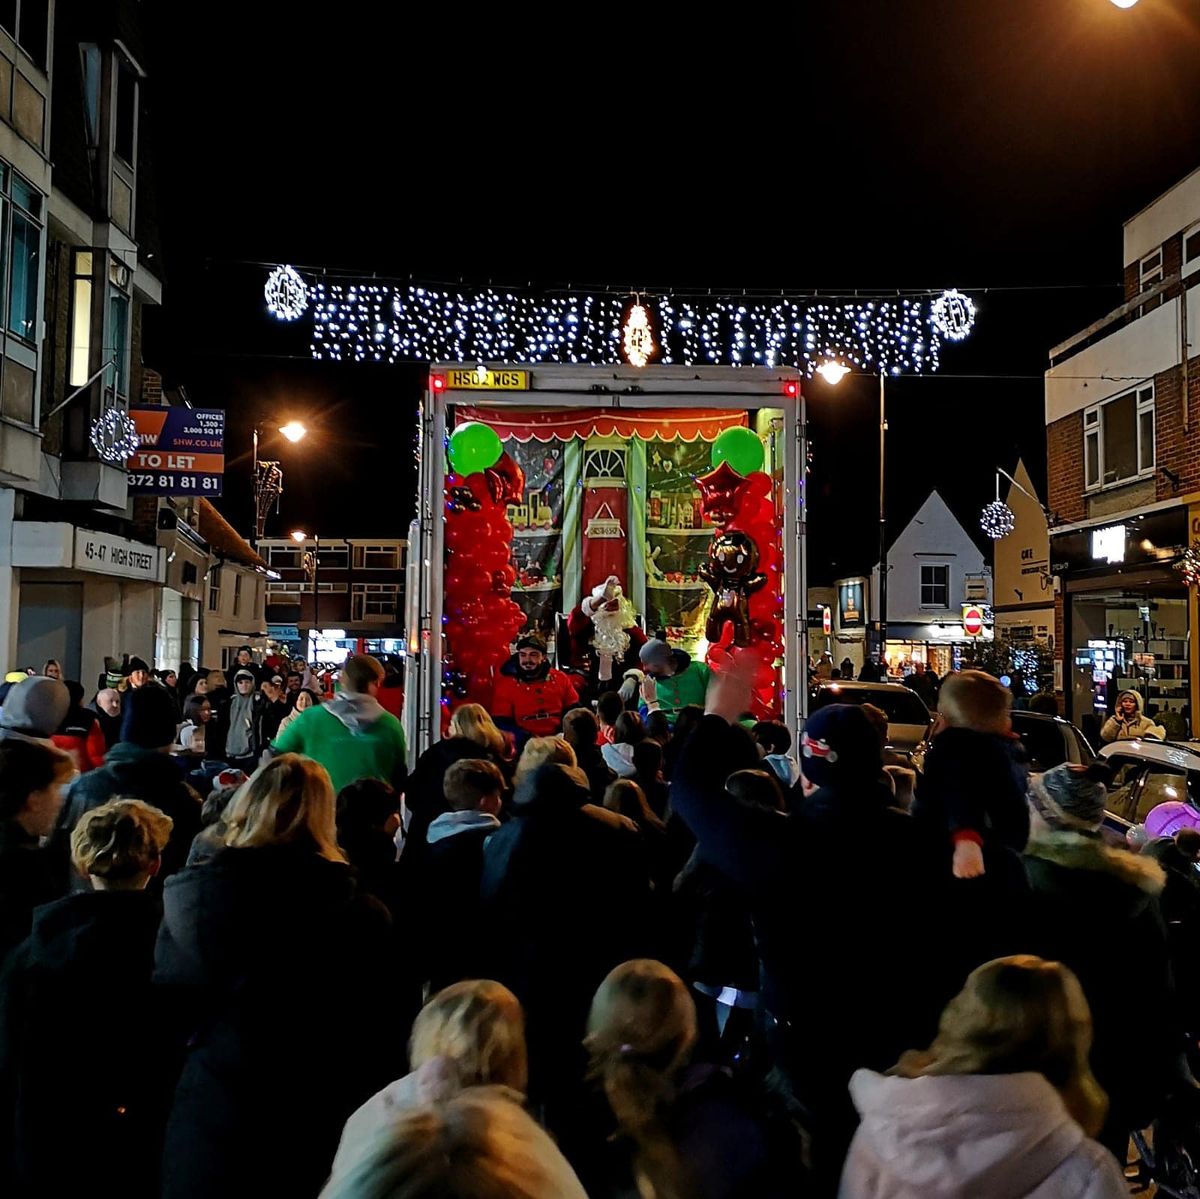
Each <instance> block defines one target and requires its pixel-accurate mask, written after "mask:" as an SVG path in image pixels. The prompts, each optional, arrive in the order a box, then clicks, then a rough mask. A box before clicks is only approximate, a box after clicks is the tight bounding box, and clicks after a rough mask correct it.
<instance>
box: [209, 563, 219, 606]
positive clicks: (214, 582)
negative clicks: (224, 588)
mask: <svg viewBox="0 0 1200 1199" xmlns="http://www.w3.org/2000/svg"><path fill="white" fill-rule="evenodd" d="M208 610H209V611H210V612H220V610H221V568H220V567H219V566H214V567H213V568H212V570H210V571H209V572H208Z"/></svg>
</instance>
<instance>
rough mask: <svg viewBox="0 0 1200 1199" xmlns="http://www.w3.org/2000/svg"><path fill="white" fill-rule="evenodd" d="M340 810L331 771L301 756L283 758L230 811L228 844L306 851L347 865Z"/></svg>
mask: <svg viewBox="0 0 1200 1199" xmlns="http://www.w3.org/2000/svg"><path fill="white" fill-rule="evenodd" d="M336 810H337V800H336V797H335V796H334V793H333V784H332V783H331V782H330V781H329V772H328V771H327V770H326V769H325V767H324V766H322V765H321V764H320V763H318V762H314V761H313V760H312V759H311V758H306V757H303V756H302V755H301V754H281V755H280V756H279V757H278V758H272V759H271V761H269V762H267V763H266V764H265V765H263V766H260V767H259V768H258V769H257V770H256V771H255V772H254V773H253V774H252V775H251V776H250V778H249V779H248V780H247V781H246V782H245V783H243V784H242V785H241V786H240V787H239V788H238V791H237V794H236V795H235V796H234V797H233V800H232V801H231V803H230V805H229V807H228V809H227V810H226V816H225V823H226V832H225V844H226V845H228V846H231V847H233V848H245V847H250V846H259V845H305V846H308V847H309V848H311V849H314V850H316V852H317V853H318V854H320V855H321V857H323V858H327V859H328V860H329V861H331V862H344V861H345V860H346V859H345V857H344V855H343V854H342V851H341V850H340V849H338V844H337V831H336Z"/></svg>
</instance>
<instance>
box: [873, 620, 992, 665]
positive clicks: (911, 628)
mask: <svg viewBox="0 0 1200 1199" xmlns="http://www.w3.org/2000/svg"><path fill="white" fill-rule="evenodd" d="M988 615H989V613H988V609H987V608H986V606H983V605H974V604H971V605H967V604H964V605H963V616H962V618H961V619H960V620H939V621H930V622H929V623H915V622H914V623H905V624H889V625H888V639H887V645H886V648H885V655H886V657H887V665H888V673H889V674H890V675H892V676H893V677H898V678H903V677H905V676H907V675H910V674H912V673H913V671H914V670H915V669H916V666H917V664H918V663H920V664H922V665H923V666H924V668H925V669H926V670H931V671H933V672H934V674H936V675H937V676H938V678H943V677H944V676H945V675H947V674H949V673H950V672H951V671H954V670H961V669H962V668H963V666H964V664H969V661H970V659H971V657H972V656H973V654H974V652H975V649H976V647H977V646H978V645H979V643H980V642H981V641H983V642H987V641H991V640H992V637H993V631H992V626H991V624H990V623H989V622H988Z"/></svg>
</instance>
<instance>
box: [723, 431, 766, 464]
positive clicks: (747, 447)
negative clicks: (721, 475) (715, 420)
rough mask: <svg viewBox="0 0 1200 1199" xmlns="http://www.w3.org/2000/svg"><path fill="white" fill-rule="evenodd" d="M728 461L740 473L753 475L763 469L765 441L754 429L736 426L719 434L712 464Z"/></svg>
mask: <svg viewBox="0 0 1200 1199" xmlns="http://www.w3.org/2000/svg"><path fill="white" fill-rule="evenodd" d="M722 462H728V463H729V465H730V466H731V467H733V469H734V470H735V471H736V472H737V473H738V474H739V475H743V476H745V475H751V474H753V473H754V472H755V471H756V470H762V464H763V443H762V438H761V437H759V435H758V434H757V433H755V432H754V430H753V429H746V428H741V427H735V428H732V429H724V430H722V431H721V432H720V433H718V434H717V439H716V441H714V442H713V446H712V464H713V466H720V465H721V463H722Z"/></svg>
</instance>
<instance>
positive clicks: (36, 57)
mask: <svg viewBox="0 0 1200 1199" xmlns="http://www.w3.org/2000/svg"><path fill="white" fill-rule="evenodd" d="M0 25H2V26H3V27H4V28H5V29H7V30H8V32H9V33H11V34H12V36H13V40H14V41H15V42H16V43H17V45H18V46H20V47H21V49H22V50H24V51H25V53H26V54H28V55H29V57H30V58H31V59H32V60H33V62H34V65H35V66H38V67H41V68H42V69H43V70H45V67H46V46H47V42H48V40H49V31H50V3H49V0H3V2H2V3H0Z"/></svg>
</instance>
